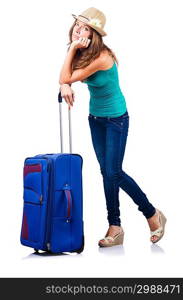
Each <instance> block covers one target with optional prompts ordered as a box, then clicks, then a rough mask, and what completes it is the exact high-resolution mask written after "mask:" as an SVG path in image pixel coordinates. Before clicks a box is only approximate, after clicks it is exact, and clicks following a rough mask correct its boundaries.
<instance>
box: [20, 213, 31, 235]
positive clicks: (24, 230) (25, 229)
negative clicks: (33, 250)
mask: <svg viewBox="0 0 183 300" xmlns="http://www.w3.org/2000/svg"><path fill="white" fill-rule="evenodd" d="M28 236H29V234H28V222H27V216H26V214H25V212H24V213H23V222H22V238H23V239H24V240H28Z"/></svg>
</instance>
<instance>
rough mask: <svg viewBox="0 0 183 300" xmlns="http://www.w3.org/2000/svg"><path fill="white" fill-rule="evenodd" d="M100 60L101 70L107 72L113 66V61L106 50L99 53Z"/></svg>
mask: <svg viewBox="0 0 183 300" xmlns="http://www.w3.org/2000/svg"><path fill="white" fill-rule="evenodd" d="M100 59H101V70H107V69H109V68H111V67H112V66H113V64H114V59H113V57H112V56H111V55H110V53H109V51H107V50H103V51H101V53H100Z"/></svg>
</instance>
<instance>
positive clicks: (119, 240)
mask: <svg viewBox="0 0 183 300" xmlns="http://www.w3.org/2000/svg"><path fill="white" fill-rule="evenodd" d="M123 240H124V231H123V229H122V228H121V232H120V233H118V234H116V235H115V236H114V237H112V236H110V235H108V236H106V237H105V238H103V239H102V240H100V241H99V243H98V245H99V246H100V247H112V246H116V245H122V244H123Z"/></svg>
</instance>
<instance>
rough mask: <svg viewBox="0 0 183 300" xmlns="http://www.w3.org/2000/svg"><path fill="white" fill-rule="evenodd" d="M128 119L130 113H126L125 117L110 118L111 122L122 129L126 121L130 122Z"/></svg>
mask: <svg viewBox="0 0 183 300" xmlns="http://www.w3.org/2000/svg"><path fill="white" fill-rule="evenodd" d="M128 119H129V117H128V115H125V116H124V117H117V118H110V119H109V122H110V123H112V124H114V125H115V126H117V127H118V128H120V129H122V128H123V127H124V125H125V123H128Z"/></svg>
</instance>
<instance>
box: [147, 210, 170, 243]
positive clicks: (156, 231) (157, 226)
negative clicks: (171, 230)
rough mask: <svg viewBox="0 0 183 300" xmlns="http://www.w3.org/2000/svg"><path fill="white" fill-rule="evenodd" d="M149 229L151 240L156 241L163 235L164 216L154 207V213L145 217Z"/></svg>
mask: <svg viewBox="0 0 183 300" xmlns="http://www.w3.org/2000/svg"><path fill="white" fill-rule="evenodd" d="M147 222H148V224H149V227H150V231H151V238H150V240H151V242H152V243H156V242H158V241H159V240H160V239H161V238H162V237H163V235H164V227H165V223H166V218H165V216H164V215H163V213H162V212H161V211H159V210H158V209H156V212H155V214H154V215H153V216H152V217H151V218H148V219H147Z"/></svg>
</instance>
